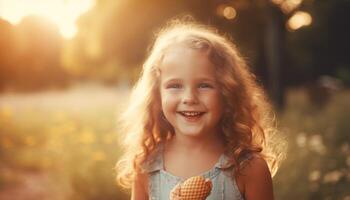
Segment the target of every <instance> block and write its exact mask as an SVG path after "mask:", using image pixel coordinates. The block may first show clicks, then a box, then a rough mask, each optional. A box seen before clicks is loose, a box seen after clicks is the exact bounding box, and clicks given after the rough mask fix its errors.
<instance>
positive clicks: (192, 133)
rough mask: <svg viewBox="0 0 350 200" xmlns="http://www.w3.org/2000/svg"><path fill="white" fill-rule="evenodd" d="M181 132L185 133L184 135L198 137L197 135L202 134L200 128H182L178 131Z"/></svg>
mask: <svg viewBox="0 0 350 200" xmlns="http://www.w3.org/2000/svg"><path fill="white" fill-rule="evenodd" d="M178 133H179V134H181V135H183V136H190V137H196V136H200V135H202V132H201V131H199V130H186V129H182V130H181V129H180V131H178Z"/></svg>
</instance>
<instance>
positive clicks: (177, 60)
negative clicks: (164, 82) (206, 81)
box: [160, 46, 215, 79]
mask: <svg viewBox="0 0 350 200" xmlns="http://www.w3.org/2000/svg"><path fill="white" fill-rule="evenodd" d="M160 73H161V77H163V78H166V77H177V78H196V77H197V78H199V77H202V78H211V79H215V66H214V65H213V64H212V63H211V61H210V60H209V58H208V55H207V54H206V52H203V51H201V50H199V49H192V48H186V47H181V46H180V47H175V48H171V49H168V50H167V51H166V53H165V54H164V56H163V59H162V61H161V64H160Z"/></svg>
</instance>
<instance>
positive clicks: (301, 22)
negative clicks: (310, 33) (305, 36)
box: [287, 11, 312, 30]
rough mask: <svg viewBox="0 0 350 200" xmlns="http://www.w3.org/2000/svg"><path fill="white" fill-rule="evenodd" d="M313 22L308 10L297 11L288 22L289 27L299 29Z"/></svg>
mask: <svg viewBox="0 0 350 200" xmlns="http://www.w3.org/2000/svg"><path fill="white" fill-rule="evenodd" d="M311 23H312V17H311V15H310V14H309V13H307V12H302V11H298V12H296V13H295V14H294V15H293V16H292V17H291V18H290V19H289V20H288V22H287V27H288V29H290V30H297V29H299V28H301V27H303V26H308V25H310V24H311Z"/></svg>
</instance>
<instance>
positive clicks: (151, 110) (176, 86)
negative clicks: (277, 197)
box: [117, 21, 281, 200]
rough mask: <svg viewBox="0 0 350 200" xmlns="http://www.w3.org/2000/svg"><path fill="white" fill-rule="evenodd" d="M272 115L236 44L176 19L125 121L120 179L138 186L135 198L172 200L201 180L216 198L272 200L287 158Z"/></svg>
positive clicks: (133, 97) (155, 49) (142, 79)
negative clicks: (275, 141) (186, 186)
mask: <svg viewBox="0 0 350 200" xmlns="http://www.w3.org/2000/svg"><path fill="white" fill-rule="evenodd" d="M270 114H271V113H270V106H269V104H268V103H267V101H266V97H265V95H264V93H263V91H262V89H261V88H260V87H259V86H258V85H257V84H256V82H255V78H254V76H253V75H252V74H251V73H250V72H249V70H248V67H247V65H246V64H245V62H244V60H243V59H242V57H241V56H240V55H239V53H238V51H237V49H236V47H235V46H234V45H233V44H232V42H231V41H230V40H229V39H227V38H225V37H224V36H221V35H219V34H218V33H217V32H216V31H215V30H214V29H212V28H209V27H206V26H203V25H199V24H196V23H193V22H183V21H173V22H172V23H170V25H169V26H167V27H166V28H165V29H163V30H162V31H160V33H159V34H158V36H157V38H156V41H155V43H154V45H153V48H152V50H151V52H150V55H149V56H148V58H147V60H146V62H145V63H144V65H143V71H142V75H141V77H140V79H139V81H138V82H137V84H136V86H135V87H134V89H133V92H132V95H131V99H130V105H129V106H128V107H127V110H126V111H125V113H123V115H121V120H122V123H123V125H124V126H123V127H124V130H123V132H124V133H125V136H122V137H121V138H122V139H123V144H124V150H125V154H124V155H123V156H122V157H121V159H120V161H119V162H118V163H117V171H118V176H117V181H118V183H119V184H120V185H121V186H123V187H125V188H132V194H131V199H133V200H135V199H136V200H143V199H160V200H168V199H169V197H170V196H171V195H170V193H171V191H174V188H175V186H176V185H178V184H181V183H182V182H184V181H185V180H186V179H188V178H190V177H193V176H202V177H204V178H206V179H208V180H210V181H211V183H212V190H211V193H210V195H209V196H208V198H207V199H209V200H219V199H220V200H221V199H230V200H238V199H246V200H252V199H254V200H256V199H259V200H265V199H266V200H271V199H273V190H272V180H271V175H274V174H275V172H276V170H277V168H278V165H279V161H280V158H281V157H280V155H281V154H280V152H279V151H278V150H277V149H276V148H274V147H275V145H273V143H272V141H273V140H272V137H271V136H272V135H273V133H275V129H274V127H273V124H272V118H270ZM180 199H181V198H180Z"/></svg>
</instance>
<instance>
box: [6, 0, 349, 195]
mask: <svg viewBox="0 0 350 200" xmlns="http://www.w3.org/2000/svg"><path fill="white" fill-rule="evenodd" d="M349 10H350V1H349V0H178V1H171V0H148V1H142V0H50V1H48V0H0V199H4V200H5V199H6V200H17V199H27V200H32V199H33V200H34V199H44V200H45V199H50V200H56V199H57V200H61V199H68V200H69V199H71V200H85V199H86V200H90V199H91V200H93V199H104V200H109V199H119V200H126V199H129V198H130V197H129V194H128V193H127V192H126V191H125V190H122V189H121V188H119V187H118V186H117V185H116V183H115V175H116V173H115V171H114V170H113V168H114V165H115V163H116V161H117V160H118V158H119V155H120V153H121V149H120V148H119V147H118V142H117V140H118V124H117V123H116V118H117V116H118V113H119V112H120V110H121V109H122V108H123V105H125V103H127V100H128V94H129V91H130V88H131V87H132V85H133V83H135V80H136V79H137V77H138V74H139V72H140V69H141V65H142V63H143V61H144V60H145V58H146V55H147V52H148V50H149V48H150V45H151V43H152V41H153V35H154V33H155V32H156V31H157V30H158V29H159V28H160V27H162V26H164V25H165V23H166V21H168V20H169V19H171V18H174V17H176V16H183V15H185V14H190V15H192V16H193V17H194V18H195V19H196V20H198V21H199V22H202V23H205V24H209V25H212V26H215V27H216V28H218V29H219V31H220V32H221V33H225V34H226V35H227V36H229V37H231V38H232V39H233V41H235V43H236V44H237V46H238V47H239V49H240V51H241V53H242V54H243V56H244V57H245V58H246V60H247V62H248V63H249V65H250V66H251V67H252V70H253V71H254V72H255V73H256V75H257V77H258V79H259V82H260V83H261V84H262V85H263V86H264V88H265V89H266V90H267V91H268V94H269V96H270V98H271V100H272V102H273V104H274V106H275V108H276V118H277V124H278V126H279V127H280V130H281V134H282V135H283V136H285V137H286V138H287V141H288V149H287V150H286V151H287V152H288V153H287V158H286V160H285V161H284V162H283V164H282V166H281V168H280V170H279V171H278V173H277V175H276V176H275V177H274V179H273V181H274V192H275V196H276V199H284V200H295V199H301V200H303V199H317V200H319V199H341V200H350V125H349V122H350V121H349V119H350V89H349V86H350V58H349V56H350V55H349V52H350V42H349V41H350V40H349V36H350V23H349V22H350V20H349V19H350V12H349Z"/></svg>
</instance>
